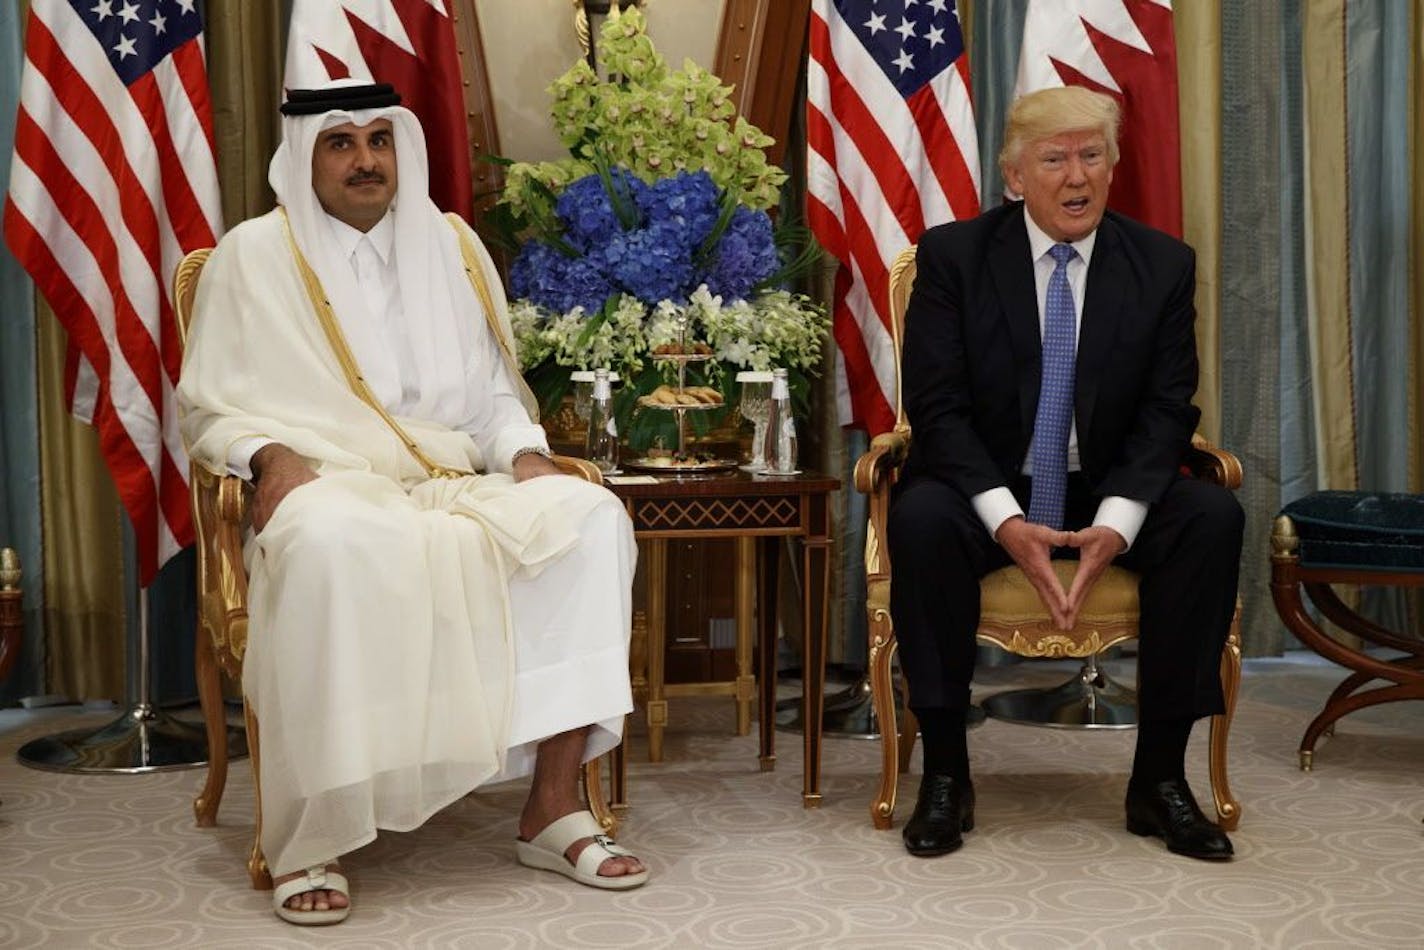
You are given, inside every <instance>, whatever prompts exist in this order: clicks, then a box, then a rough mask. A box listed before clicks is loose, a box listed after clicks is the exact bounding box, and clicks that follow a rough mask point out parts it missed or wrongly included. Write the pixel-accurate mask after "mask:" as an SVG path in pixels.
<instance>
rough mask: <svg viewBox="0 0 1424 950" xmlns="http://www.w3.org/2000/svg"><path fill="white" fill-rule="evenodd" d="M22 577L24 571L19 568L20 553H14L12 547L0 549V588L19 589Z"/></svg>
mask: <svg viewBox="0 0 1424 950" xmlns="http://www.w3.org/2000/svg"><path fill="white" fill-rule="evenodd" d="M22 577H24V572H23V571H21V570H20V555H18V554H16V553H15V549H14V548H5V549H3V550H0V590H19V589H20V579H21V578H22Z"/></svg>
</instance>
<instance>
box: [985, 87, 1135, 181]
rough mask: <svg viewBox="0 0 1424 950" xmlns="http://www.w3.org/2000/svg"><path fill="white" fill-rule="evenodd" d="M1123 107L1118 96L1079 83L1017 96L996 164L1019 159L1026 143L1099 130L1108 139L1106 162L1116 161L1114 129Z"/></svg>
mask: <svg viewBox="0 0 1424 950" xmlns="http://www.w3.org/2000/svg"><path fill="white" fill-rule="evenodd" d="M1121 121H1122V110H1121V109H1119V108H1118V105H1117V100H1116V99H1114V98H1112V97H1111V96H1105V95H1103V94H1102V93H1100V92H1093V91H1092V90H1091V89H1084V88H1083V87H1082V86H1058V87H1054V88H1050V89H1040V90H1038V91H1037V92H1030V93H1028V94H1027V95H1025V96H1020V97H1019V98H1018V99H1016V100H1015V101H1014V104H1013V105H1012V106H1010V107H1009V118H1008V121H1007V122H1005V123H1004V147H1003V148H1002V149H1000V150H999V168H1000V169H1004V168H1008V167H1010V166H1013V165H1015V164H1017V163H1018V160H1019V155H1021V154H1022V153H1023V149H1024V146H1025V145H1028V144H1030V143H1032V142H1039V141H1042V140H1043V139H1048V138H1052V137H1053V136H1055V135H1062V134H1063V133H1065V132H1081V131H1084V130H1092V131H1095V132H1101V133H1102V135H1103V138H1104V139H1106V140H1107V143H1108V165H1109V167H1111V166H1112V165H1116V164H1117V156H1118V151H1117V131H1118V125H1119V124H1120V123H1121Z"/></svg>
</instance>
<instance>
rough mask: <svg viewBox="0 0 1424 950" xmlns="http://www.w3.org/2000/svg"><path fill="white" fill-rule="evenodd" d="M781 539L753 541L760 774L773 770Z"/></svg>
mask: <svg viewBox="0 0 1424 950" xmlns="http://www.w3.org/2000/svg"><path fill="white" fill-rule="evenodd" d="M780 556H781V539H780V538H775V537H773V538H761V539H759V540H758V541H757V585H756V622H757V662H758V663H759V664H760V666H761V669H760V670H759V671H758V679H757V687H758V690H757V733H758V737H759V738H760V740H761V750H760V754H759V755H758V761H759V762H760V763H761V770H762V771H763V772H770V771H771V770H772V769H774V768H776V605H777V603H778V600H777V587H776V585H777V580H778V579H777V568H778V567H780Z"/></svg>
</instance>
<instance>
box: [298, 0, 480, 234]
mask: <svg viewBox="0 0 1424 950" xmlns="http://www.w3.org/2000/svg"><path fill="white" fill-rule="evenodd" d="M348 77H349V78H352V79H368V80H371V81H373V82H388V83H390V84H391V85H393V86H395V88H396V92H399V93H400V94H401V105H403V106H405V107H406V108H407V109H409V110H410V111H412V112H414V113H415V114H416V117H417V118H419V119H420V124H421V125H422V126H423V127H424V129H425V145H426V150H427V151H428V153H429V157H430V197H431V199H432V200H433V201H434V202H435V204H436V205H437V206H438V207H439V208H440V210H441V211H453V212H455V213H456V214H459V215H461V216H462V217H464V218H465V220H467V221H468V220H471V215H472V214H473V211H474V197H473V196H474V192H473V189H472V186H471V183H470V149H469V144H468V142H469V136H468V133H467V132H466V125H465V100H464V84H463V82H462V81H461V76H460V58H459V54H458V52H457V48H456V45H455V24H454V21H453V20H452V19H451V17H450V3H449V2H448V0H295V2H293V4H292V20H291V25H290V28H289V30H288V34H287V71H286V77H285V80H284V84H285V85H286V87H287V88H288V89H309V88H312V87H315V86H320V85H323V84H324V83H326V82H329V81H330V80H332V79H346V78H348Z"/></svg>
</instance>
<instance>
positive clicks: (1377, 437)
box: [1345, 0, 1424, 630]
mask: <svg viewBox="0 0 1424 950" xmlns="http://www.w3.org/2000/svg"><path fill="white" fill-rule="evenodd" d="M1345 12H1346V19H1345V39H1346V71H1345V83H1346V93H1345V94H1346V115H1347V123H1348V124H1347V132H1348V142H1349V153H1348V154H1349V167H1350V310H1351V312H1352V316H1353V320H1352V324H1351V327H1352V330H1353V333H1352V341H1351V342H1352V345H1353V348H1354V355H1355V414H1356V423H1355V425H1356V428H1355V431H1356V433H1357V436H1356V441H1357V452H1358V459H1359V468H1360V487H1361V488H1362V489H1370V490H1377V491H1408V490H1409V488H1410V485H1409V455H1410V452H1411V450H1412V448H1413V446H1412V445H1411V440H1410V437H1409V435H1408V433H1406V432H1402V431H1401V426H1402V424H1403V421H1404V420H1406V419H1409V418H1410V411H1409V409H1410V398H1411V394H1410V392H1409V386H1410V372H1409V362H1410V348H1409V340H1410V321H1411V313H1410V299H1409V270H1410V252H1411V243H1410V242H1411V235H1410V227H1411V224H1410V211H1411V201H1410V142H1409V136H1410V122H1409V118H1410V117H1409V107H1410V103H1409V71H1410V64H1409V57H1410V55H1411V48H1410V36H1411V23H1410V20H1411V11H1410V5H1409V4H1407V3H1391V2H1385V0H1375V2H1353V3H1349V4H1347V5H1346V8H1345ZM1414 28H1415V29H1417V28H1418V26H1417V25H1415V27H1414ZM1413 237H1414V240H1421V239H1424V237H1421V236H1419V235H1414V236H1413ZM1412 316H1413V318H1414V319H1418V318H1419V316H1420V315H1418V314H1414V315H1412ZM1414 398H1418V396H1417V395H1416V396H1415V397H1414ZM1417 437H1418V434H1417V433H1416V434H1415V438H1417ZM1408 604H1409V599H1408V598H1407V597H1405V596H1404V595H1403V593H1402V592H1400V591H1397V590H1394V591H1391V590H1372V591H1367V592H1366V594H1365V599H1364V607H1365V609H1366V611H1367V612H1368V613H1369V614H1370V615H1372V616H1373V617H1374V618H1375V619H1376V620H1378V621H1379V622H1381V623H1383V624H1385V625H1386V626H1388V627H1391V628H1393V629H1396V630H1401V629H1408V628H1409V627H1410V626H1411V619H1410V617H1409V611H1408Z"/></svg>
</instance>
